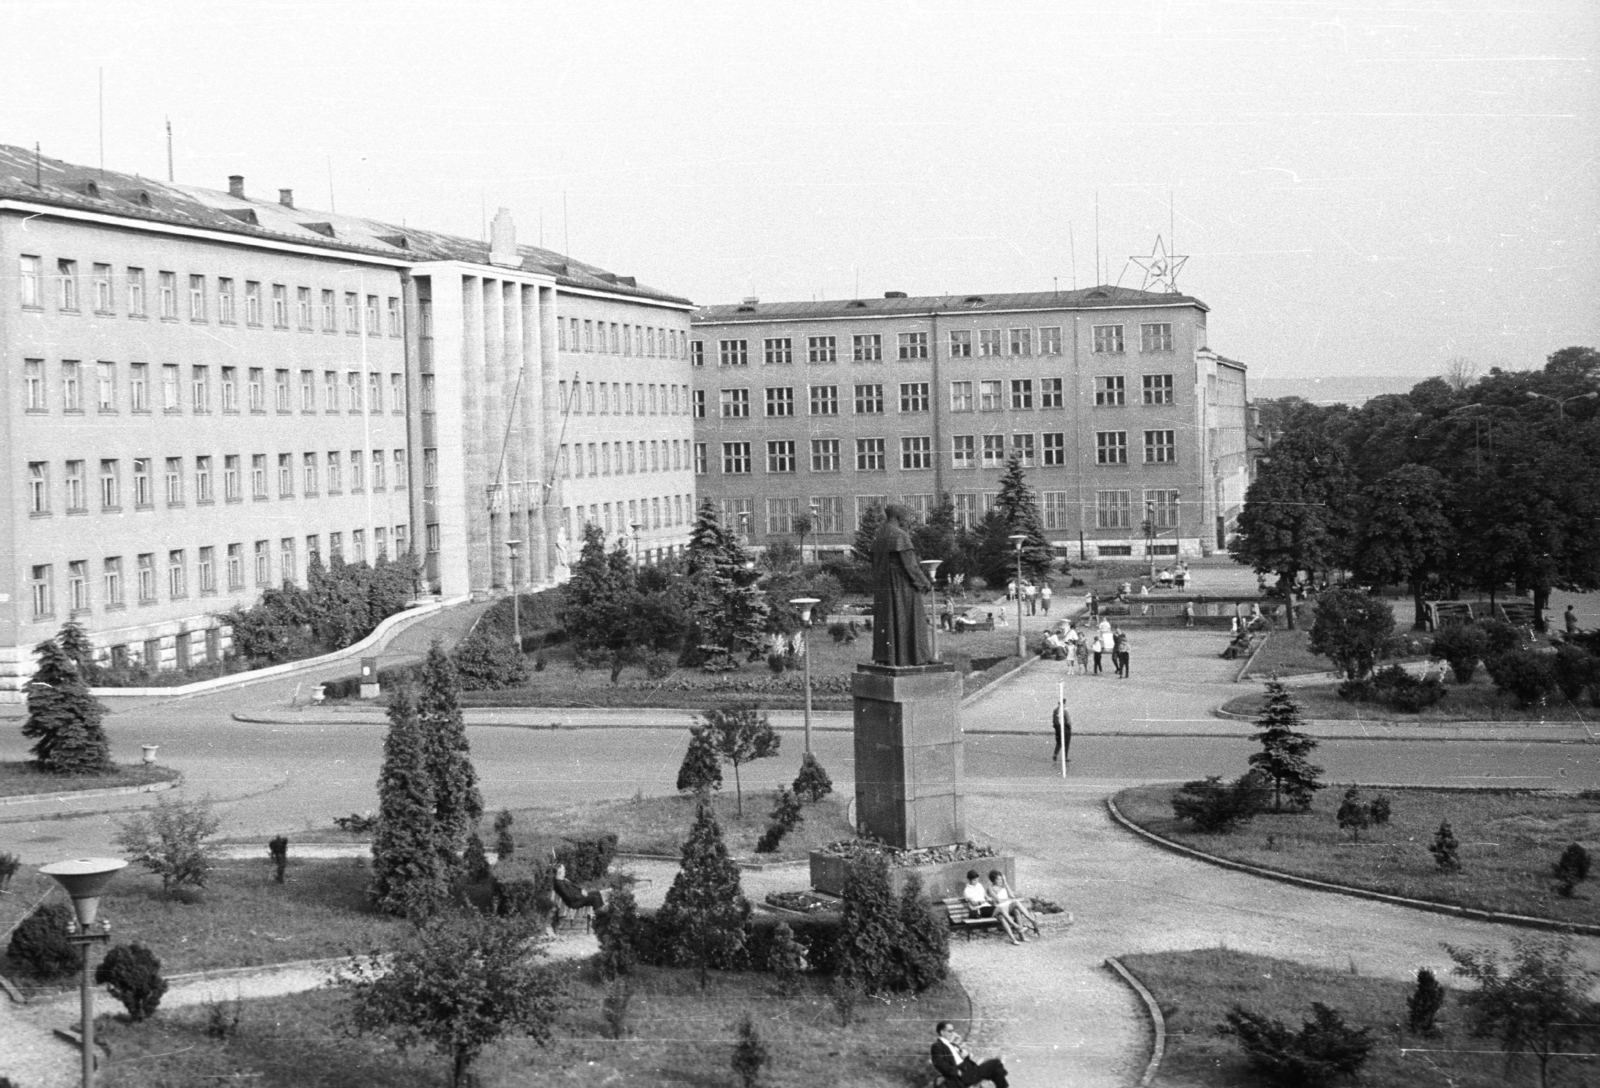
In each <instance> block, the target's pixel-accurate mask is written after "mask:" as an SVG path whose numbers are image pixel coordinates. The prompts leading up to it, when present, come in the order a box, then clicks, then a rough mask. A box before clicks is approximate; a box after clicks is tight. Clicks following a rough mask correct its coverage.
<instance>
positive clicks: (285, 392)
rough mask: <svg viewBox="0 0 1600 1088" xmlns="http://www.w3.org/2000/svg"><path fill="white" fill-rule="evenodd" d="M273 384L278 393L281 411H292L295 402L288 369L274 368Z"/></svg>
mask: <svg viewBox="0 0 1600 1088" xmlns="http://www.w3.org/2000/svg"><path fill="white" fill-rule="evenodd" d="M272 380H273V385H274V387H275V390H276V393H277V406H278V411H280V412H292V411H293V410H294V402H293V400H292V397H291V394H290V392H289V372H288V371H287V370H274V371H273V372H272Z"/></svg>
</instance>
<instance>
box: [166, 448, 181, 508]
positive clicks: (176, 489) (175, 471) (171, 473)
mask: <svg viewBox="0 0 1600 1088" xmlns="http://www.w3.org/2000/svg"><path fill="white" fill-rule="evenodd" d="M166 482H167V505H168V506H182V505H183V458H181V457H168V458H167V461H166Z"/></svg>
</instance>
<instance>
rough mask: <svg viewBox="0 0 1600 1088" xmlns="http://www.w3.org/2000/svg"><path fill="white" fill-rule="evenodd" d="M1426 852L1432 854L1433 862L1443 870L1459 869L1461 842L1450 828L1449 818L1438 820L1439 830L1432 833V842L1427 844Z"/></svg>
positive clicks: (1456, 870)
mask: <svg viewBox="0 0 1600 1088" xmlns="http://www.w3.org/2000/svg"><path fill="white" fill-rule="evenodd" d="M1428 853H1430V854H1432V855H1433V860H1434V864H1436V865H1438V866H1439V868H1440V869H1443V870H1444V871H1445V872H1447V873H1457V872H1460V871H1461V844H1460V843H1459V842H1457V841H1456V835H1455V832H1454V831H1451V830H1450V821H1449V820H1443V821H1441V822H1440V824H1439V830H1438V831H1435V832H1434V833H1433V842H1432V843H1430V844H1429V845H1428Z"/></svg>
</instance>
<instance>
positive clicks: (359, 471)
mask: <svg viewBox="0 0 1600 1088" xmlns="http://www.w3.org/2000/svg"><path fill="white" fill-rule="evenodd" d="M589 460H590V462H591V463H592V462H593V461H594V443H593V442H591V443H589ZM366 489H367V467H366V462H365V461H363V460H362V459H361V451H360V450H351V451H350V491H351V493H352V494H354V493H355V492H357V491H365V490H366Z"/></svg>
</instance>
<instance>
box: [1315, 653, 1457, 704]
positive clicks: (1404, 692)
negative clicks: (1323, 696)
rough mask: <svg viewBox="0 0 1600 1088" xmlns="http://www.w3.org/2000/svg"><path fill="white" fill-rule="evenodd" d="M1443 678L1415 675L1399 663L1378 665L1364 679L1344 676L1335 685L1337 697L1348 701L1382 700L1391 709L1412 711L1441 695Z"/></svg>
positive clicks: (1437, 698)
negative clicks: (1379, 667) (1342, 679)
mask: <svg viewBox="0 0 1600 1088" xmlns="http://www.w3.org/2000/svg"><path fill="white" fill-rule="evenodd" d="M1445 694H1446V692H1445V688H1444V682H1443V681H1441V680H1440V679H1439V678H1438V677H1432V676H1430V677H1427V678H1426V679H1419V678H1417V677H1415V676H1412V675H1411V674H1410V673H1408V672H1406V671H1405V670H1404V669H1402V668H1401V667H1400V666H1399V665H1390V666H1389V667H1388V668H1385V669H1379V670H1378V671H1377V672H1375V673H1373V674H1372V676H1370V677H1368V678H1367V679H1364V680H1346V681H1344V682H1343V683H1341V684H1340V685H1339V698H1341V699H1344V700H1345V701H1346V702H1352V703H1382V704H1383V705H1385V706H1387V707H1390V708H1391V709H1394V710H1399V711H1403V712H1405V713H1407V714H1415V713H1417V712H1418V711H1419V710H1425V709H1427V708H1428V707H1430V706H1433V705H1435V704H1436V703H1438V702H1439V700H1441V699H1443V698H1444V697H1445Z"/></svg>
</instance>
